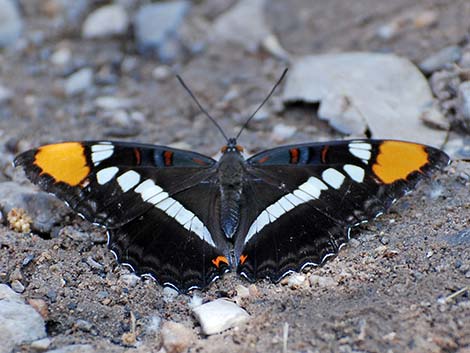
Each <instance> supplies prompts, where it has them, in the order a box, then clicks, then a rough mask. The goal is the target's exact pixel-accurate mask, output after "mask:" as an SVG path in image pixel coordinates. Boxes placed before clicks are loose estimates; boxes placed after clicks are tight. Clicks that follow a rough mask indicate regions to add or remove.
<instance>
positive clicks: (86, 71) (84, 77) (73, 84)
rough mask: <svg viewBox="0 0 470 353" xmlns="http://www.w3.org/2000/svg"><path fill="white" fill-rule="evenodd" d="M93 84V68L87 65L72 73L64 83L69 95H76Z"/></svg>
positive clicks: (66, 92)
mask: <svg viewBox="0 0 470 353" xmlns="http://www.w3.org/2000/svg"><path fill="white" fill-rule="evenodd" d="M92 84H93V70H92V69H90V68H88V67H85V68H83V69H80V70H78V71H77V72H74V73H73V74H71V75H70V76H69V77H67V79H66V80H65V83H64V91H65V94H66V95H67V96H74V95H77V94H80V93H83V92H85V91H86V90H87V89H88V88H89V87H90V86H91V85H92Z"/></svg>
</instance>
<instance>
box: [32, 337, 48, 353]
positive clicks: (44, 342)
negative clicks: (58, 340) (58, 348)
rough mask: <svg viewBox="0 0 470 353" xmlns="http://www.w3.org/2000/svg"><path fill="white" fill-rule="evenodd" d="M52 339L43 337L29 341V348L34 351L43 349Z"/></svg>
mask: <svg viewBox="0 0 470 353" xmlns="http://www.w3.org/2000/svg"><path fill="white" fill-rule="evenodd" d="M51 342H52V340H51V339H50V338H47V337H46V338H43V339H40V340H37V341H34V342H32V343H31V348H32V349H34V350H36V351H40V352H42V351H45V350H46V349H47V348H49V346H50V345H51Z"/></svg>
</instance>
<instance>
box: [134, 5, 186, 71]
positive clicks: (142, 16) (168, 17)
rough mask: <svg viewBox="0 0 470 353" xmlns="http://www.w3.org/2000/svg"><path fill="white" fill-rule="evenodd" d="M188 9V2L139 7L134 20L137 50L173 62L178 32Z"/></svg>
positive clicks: (176, 49)
mask: <svg viewBox="0 0 470 353" xmlns="http://www.w3.org/2000/svg"><path fill="white" fill-rule="evenodd" d="M189 7H190V3H189V2H188V1H171V2H159V3H153V4H146V5H143V6H141V7H140V8H139V10H138V11H137V14H136V16H135V19H134V28H135V36H136V38H137V49H138V50H139V51H140V52H141V53H142V54H146V55H149V54H150V55H156V56H158V57H159V58H160V60H162V61H164V62H169V61H172V60H174V59H175V56H176V55H177V53H178V30H179V27H180V25H181V23H182V21H183V19H184V17H185V15H186V13H187V12H188V10H189Z"/></svg>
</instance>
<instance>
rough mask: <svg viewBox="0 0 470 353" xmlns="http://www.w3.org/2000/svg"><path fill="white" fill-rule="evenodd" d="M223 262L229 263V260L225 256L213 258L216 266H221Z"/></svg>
mask: <svg viewBox="0 0 470 353" xmlns="http://www.w3.org/2000/svg"><path fill="white" fill-rule="evenodd" d="M221 262H223V263H224V264H226V265H228V260H227V258H226V257H225V256H217V257H216V258H215V259H213V260H212V263H213V264H214V265H215V267H217V268H219V267H220V263H221Z"/></svg>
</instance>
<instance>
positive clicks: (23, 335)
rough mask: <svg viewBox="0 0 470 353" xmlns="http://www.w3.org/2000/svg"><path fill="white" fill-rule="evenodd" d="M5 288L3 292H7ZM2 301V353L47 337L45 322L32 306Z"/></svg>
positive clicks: (0, 322) (0, 317)
mask: <svg viewBox="0 0 470 353" xmlns="http://www.w3.org/2000/svg"><path fill="white" fill-rule="evenodd" d="M7 291H8V290H7V289H5V287H3V288H2V292H7ZM9 297H13V298H15V297H14V296H13V295H12V294H10V295H4V299H2V300H0V342H1V343H2V344H1V348H0V351H1V352H11V351H12V350H13V348H14V347H15V346H16V345H18V344H22V343H26V342H30V341H36V340H38V339H41V338H44V337H46V329H45V324H44V320H43V319H42V317H41V315H39V314H38V313H37V312H36V310H34V309H33V308H32V307H31V306H29V305H26V304H24V303H21V302H18V301H17V300H16V298H15V299H14V300H8V299H7V298H9Z"/></svg>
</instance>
